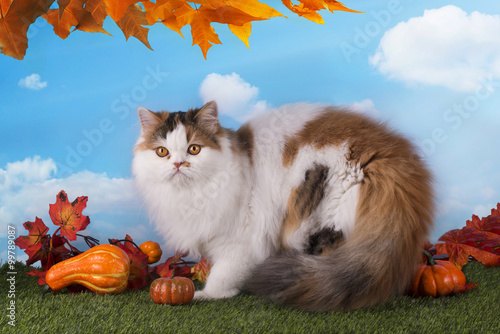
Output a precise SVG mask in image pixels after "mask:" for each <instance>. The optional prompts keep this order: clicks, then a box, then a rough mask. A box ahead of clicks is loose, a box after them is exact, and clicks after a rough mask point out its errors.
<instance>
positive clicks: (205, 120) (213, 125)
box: [195, 101, 219, 133]
mask: <svg viewBox="0 0 500 334" xmlns="http://www.w3.org/2000/svg"><path fill="white" fill-rule="evenodd" d="M195 120H196V122H197V123H198V124H199V126H200V127H202V128H203V129H205V130H207V131H209V132H210V133H216V132H217V131H218V130H219V118H218V116H217V103H215V102H214V101H211V102H208V103H207V104H205V105H204V106H203V108H201V109H200V111H198V113H197V114H196V116H195Z"/></svg>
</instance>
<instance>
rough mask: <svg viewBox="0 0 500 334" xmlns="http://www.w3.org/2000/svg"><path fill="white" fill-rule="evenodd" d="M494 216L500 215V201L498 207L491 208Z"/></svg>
mask: <svg viewBox="0 0 500 334" xmlns="http://www.w3.org/2000/svg"><path fill="white" fill-rule="evenodd" d="M491 215H492V216H500V203H497V208H496V209H491Z"/></svg>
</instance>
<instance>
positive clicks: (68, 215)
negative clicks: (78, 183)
mask: <svg viewBox="0 0 500 334" xmlns="http://www.w3.org/2000/svg"><path fill="white" fill-rule="evenodd" d="M56 198H57V200H56V203H54V204H50V205H49V215H50V218H51V219H52V222H53V223H54V225H57V226H60V229H61V236H65V237H67V238H68V240H70V241H73V240H76V233H77V232H78V231H82V230H84V229H85V228H86V227H87V225H88V224H90V219H89V217H88V216H84V215H83V214H82V211H83V209H85V207H86V206H87V200H88V198H87V196H81V197H78V198H77V199H75V200H74V201H73V202H71V203H70V202H69V201H68V195H66V192H64V190H61V191H60V192H59V194H58V195H57V197H56Z"/></svg>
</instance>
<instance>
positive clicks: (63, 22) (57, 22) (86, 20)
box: [43, 0, 109, 39]
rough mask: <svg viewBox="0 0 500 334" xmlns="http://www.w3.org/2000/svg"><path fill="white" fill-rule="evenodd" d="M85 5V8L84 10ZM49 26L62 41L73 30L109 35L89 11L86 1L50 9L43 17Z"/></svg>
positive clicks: (82, 0)
mask: <svg viewBox="0 0 500 334" xmlns="http://www.w3.org/2000/svg"><path fill="white" fill-rule="evenodd" d="M84 5H85V8H84ZM43 18H44V19H46V20H47V22H48V23H49V24H51V25H52V26H53V27H54V32H55V33H56V35H57V36H59V37H61V38H62V39H66V38H67V37H68V36H69V34H70V32H71V28H72V27H75V29H78V30H82V31H85V32H101V33H105V34H108V35H109V33H108V32H107V31H106V30H104V28H103V27H102V22H101V23H100V24H99V23H98V21H97V20H96V19H95V17H94V16H93V15H92V14H91V13H90V12H89V11H88V10H87V6H86V3H85V1H84V0H71V1H68V2H67V3H65V6H64V9H63V10H61V7H59V9H49V11H48V12H47V14H45V15H43Z"/></svg>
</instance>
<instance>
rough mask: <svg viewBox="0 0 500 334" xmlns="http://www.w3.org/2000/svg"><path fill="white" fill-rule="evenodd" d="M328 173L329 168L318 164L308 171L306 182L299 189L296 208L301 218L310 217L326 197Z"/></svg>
mask: <svg viewBox="0 0 500 334" xmlns="http://www.w3.org/2000/svg"><path fill="white" fill-rule="evenodd" d="M328 171H329V168H328V167H327V166H324V165H316V164H315V165H314V168H312V169H309V170H307V171H306V174H305V179H304V182H303V183H302V184H301V185H300V187H299V188H298V189H297V203H296V208H297V210H298V212H300V216H301V217H303V218H306V217H309V216H310V215H311V213H312V212H313V210H314V209H316V208H317V207H318V205H319V203H320V202H321V200H322V199H323V197H324V196H325V187H326V180H327V178H328Z"/></svg>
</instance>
